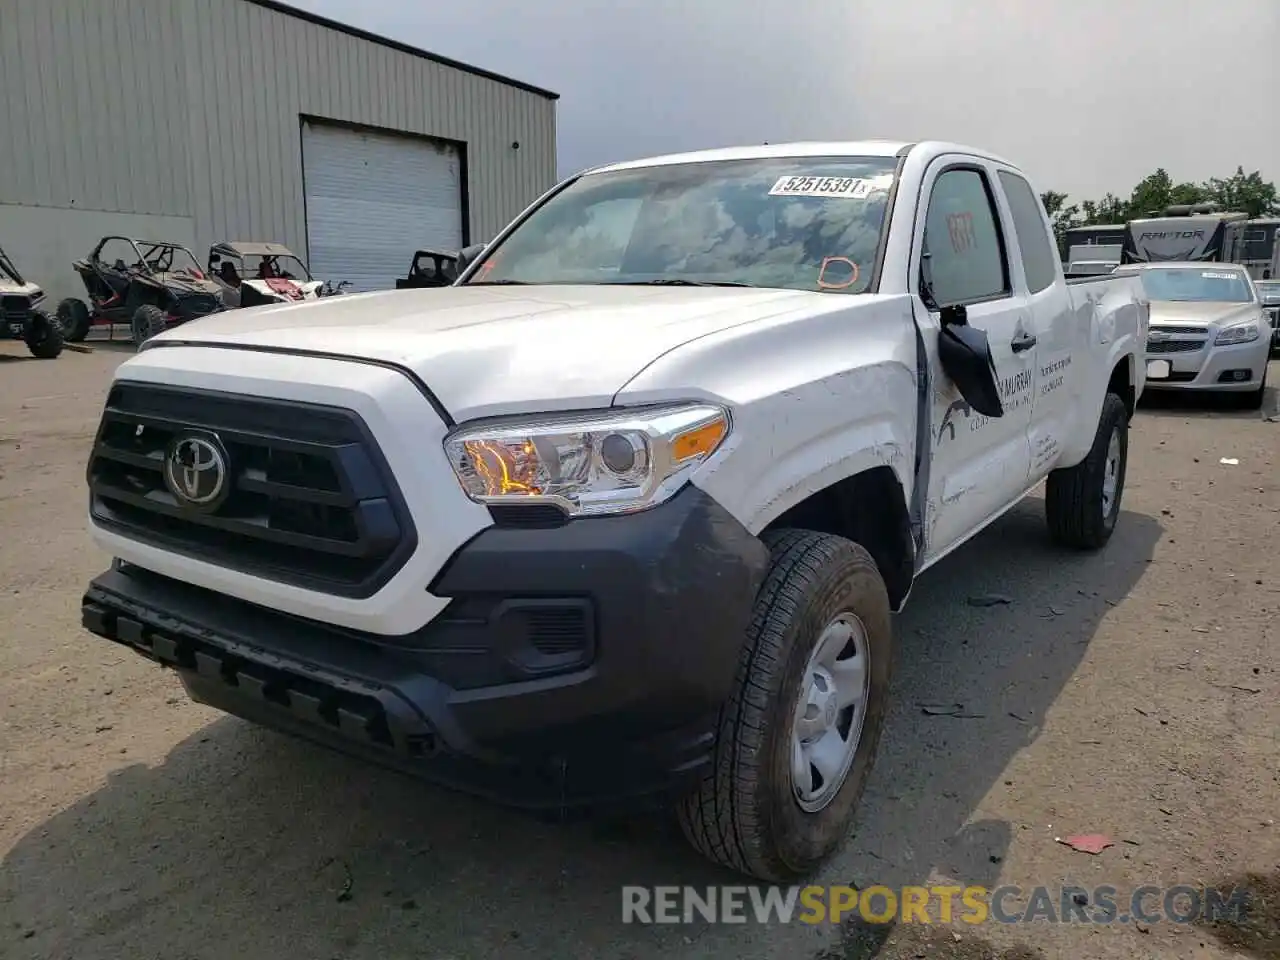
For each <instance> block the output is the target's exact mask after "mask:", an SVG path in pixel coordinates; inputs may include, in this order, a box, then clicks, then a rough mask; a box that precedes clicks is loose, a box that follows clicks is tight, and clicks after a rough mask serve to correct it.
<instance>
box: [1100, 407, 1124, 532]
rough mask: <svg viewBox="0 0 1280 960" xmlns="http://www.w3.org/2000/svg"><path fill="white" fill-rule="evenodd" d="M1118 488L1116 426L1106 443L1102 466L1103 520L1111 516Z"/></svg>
mask: <svg viewBox="0 0 1280 960" xmlns="http://www.w3.org/2000/svg"><path fill="white" fill-rule="evenodd" d="M1119 490H1120V429H1119V428H1118V427H1116V428H1113V429H1112V431H1111V442H1110V443H1109V444H1107V459H1106V462H1105V463H1104V464H1103V466H1102V517H1103V519H1104V520H1105V519H1109V518H1110V517H1111V511H1112V510H1113V509H1115V503H1116V495H1117V493H1118V492H1119Z"/></svg>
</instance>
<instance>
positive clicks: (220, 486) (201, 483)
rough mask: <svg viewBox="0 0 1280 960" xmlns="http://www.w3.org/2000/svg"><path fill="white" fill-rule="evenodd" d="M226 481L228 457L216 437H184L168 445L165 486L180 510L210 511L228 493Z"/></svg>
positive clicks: (190, 435) (188, 435)
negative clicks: (185, 508)
mask: <svg viewBox="0 0 1280 960" xmlns="http://www.w3.org/2000/svg"><path fill="white" fill-rule="evenodd" d="M227 481H228V477H227V455H226V453H224V452H223V449H222V444H220V443H219V442H218V438H217V437H213V436H208V437H204V436H196V435H193V434H187V435H184V436H179V437H177V438H175V439H174V441H173V443H172V444H170V446H169V452H168V453H167V454H166V456H165V461H164V484H165V486H166V487H168V488H169V492H170V493H172V494H173V495H174V496H175V497H176V498H177V500H178V502H179V503H180V504H182V505H183V506H185V507H192V508H195V509H197V510H209V509H212V508H213V507H215V506H217V505H218V504H219V503H221V502H222V500H223V499H224V498H225V496H226V495H227V493H228V492H229V489H228V482H227Z"/></svg>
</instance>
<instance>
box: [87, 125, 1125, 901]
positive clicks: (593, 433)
mask: <svg viewBox="0 0 1280 960" xmlns="http://www.w3.org/2000/svg"><path fill="white" fill-rule="evenodd" d="M1147 324H1148V304H1147V302H1146V301H1145V299H1144V295H1143V292H1142V287H1141V284H1140V282H1139V281H1138V279H1137V278H1135V277H1132V276H1124V277H1100V278H1096V279H1094V278H1091V279H1089V280H1085V281H1082V282H1079V283H1071V284H1068V283H1067V282H1066V281H1064V279H1063V274H1062V268H1061V264H1060V262H1059V260H1058V257H1057V256H1056V254H1055V249H1054V246H1053V243H1052V241H1051V239H1050V233H1049V225H1048V221H1047V219H1046V217H1045V213H1044V209H1043V207H1042V206H1041V204H1040V202H1039V200H1038V199H1037V196H1036V193H1035V191H1034V190H1033V188H1032V187H1031V186H1030V185H1029V183H1028V181H1027V179H1026V178H1025V176H1024V175H1023V174H1022V173H1020V172H1019V171H1018V169H1017V168H1016V167H1014V166H1012V165H1011V164H1009V163H1008V162H1006V161H1004V160H1001V159H999V158H998V157H995V156H993V155H991V154H989V153H986V152H983V151H980V150H973V149H970V148H966V147H962V146H958V145H954V144H944V143H915V144H900V143H883V142H869V143H813V144H809V143H806V144H791V145H771V146H763V147H749V148H744V149H730V150H718V151H711V152H703V153H694V154H688V155H680V156H669V157H662V158H658V159H651V160H644V161H638V162H633V163H623V164H618V165H615V166H609V167H605V168H600V169H596V170H592V171H589V172H587V173H585V174H583V175H580V176H575V177H572V178H571V179H569V180H567V181H565V182H564V183H561V184H560V185H558V186H556V187H555V188H554V189H553V190H551V191H549V192H548V193H547V194H546V195H545V196H543V197H542V198H540V199H539V200H538V201H537V202H536V203H534V204H533V205H532V206H531V207H530V208H529V209H528V210H526V211H525V212H524V213H523V214H521V215H520V217H519V218H518V219H517V220H516V221H514V222H513V223H512V224H511V225H510V226H508V227H507V228H506V229H505V230H504V231H503V232H502V233H501V234H500V235H499V236H498V237H496V238H495V239H494V240H492V241H491V242H490V243H488V244H487V245H486V246H485V247H484V248H483V250H482V251H480V252H478V253H477V251H476V250H475V249H471V250H470V251H469V252H468V253H467V256H466V257H465V258H464V261H463V267H462V272H461V273H460V275H459V277H458V280H457V282H456V283H455V284H454V285H453V286H450V287H444V288H439V289H424V290H404V291H389V292H385V293H372V294H361V295H356V296H346V297H336V298H332V299H325V300H320V301H316V302H311V303H299V304H287V305H279V306H265V307H255V308H251V309H247V310H240V311H236V312H231V313H224V314H219V315H217V316H213V317H209V318H205V319H202V320H199V321H196V322H194V323H190V324H187V325H185V326H183V327H182V328H180V329H175V330H173V331H170V332H167V333H164V334H162V335H160V336H158V337H156V338H155V339H153V340H151V341H149V342H148V343H147V344H146V345H145V347H144V348H143V349H142V350H141V351H140V352H139V353H138V354H137V355H136V356H135V357H132V358H131V359H129V360H128V361H127V362H126V363H124V364H122V365H121V366H120V368H119V370H118V372H117V374H116V378H115V381H114V383H113V384H112V386H111V389H110V392H109V395H108V398H107V400H106V408H105V411H104V413H103V416H102V421H101V426H100V428H99V430H98V434H97V437H96V439H95V441H94V445H93V450H92V455H91V459H90V462H89V465H88V472H87V479H88V484H89V488H90V494H91V495H90V521H91V526H92V531H93V535H94V538H95V540H96V542H97V543H98V544H99V545H100V546H101V547H102V548H103V549H105V550H106V551H108V552H109V553H110V554H111V556H112V557H113V558H114V560H113V563H112V565H111V568H110V569H109V570H108V571H106V572H104V573H103V574H101V575H100V576H98V577H97V578H95V579H94V580H93V581H92V583H91V584H90V585H89V587H88V589H87V592H86V593H85V596H84V598H83V610H82V613H83V623H84V625H85V627H86V628H87V629H88V630H89V631H91V632H92V633H94V634H97V635H99V636H101V637H105V638H107V639H110V640H112V641H115V642H117V643H121V644H124V645H126V646H128V647H129V648H131V649H133V650H136V651H138V652H140V653H142V654H143V655H145V656H146V657H148V658H151V659H152V660H155V661H157V662H159V663H160V664H162V665H164V666H166V667H171V668H175V669H176V670H177V672H178V675H179V676H180V677H181V679H182V682H183V683H184V685H185V686H186V688H187V690H188V692H189V693H190V695H191V696H192V697H193V698H195V699H196V700H198V701H201V702H204V703H207V704H211V705H214V706H216V707H218V708H221V709H223V710H225V711H228V712H230V713H233V714H236V715H239V716H242V717H245V718H248V719H250V720H253V721H255V722H258V723H262V724H265V725H269V726H272V727H275V728H277V729H281V730H285V731H289V732H292V733H295V734H299V735H302V736H305V737H309V738H311V739H313V740H316V741H319V742H322V743H325V744H328V745H330V746H333V747H336V748H338V749H343V750H347V751H350V752H353V753H356V754H358V755H361V756H364V757H368V758H372V759H376V760H379V761H381V762H383V763H386V764H389V765H391V766H394V767H397V768H399V769H401V770H404V771H407V772H410V773H414V774H417V775H420V776H422V777H425V778H428V779H431V780H433V781H435V782H438V783H442V784H446V785H450V786H453V787H456V788H459V789H463V790H467V791H471V792H473V793H475V794H478V795H483V796H487V797H490V798H493V799H496V800H499V801H503V802H507V803H512V804H517V805H522V806H525V807H528V808H546V809H549V810H552V811H554V812H555V813H557V814H562V813H563V812H565V811H566V810H568V809H572V808H596V807H598V806H600V805H606V804H612V803H614V802H616V801H621V800H626V801H631V800H634V799H636V798H639V797H646V798H650V799H652V798H653V797H654V796H655V795H656V796H661V797H663V798H668V797H669V798H672V799H673V800H674V802H675V804H676V807H677V809H678V812H679V816H680V819H681V821H682V823H683V825H684V828H685V830H686V832H687V834H688V837H689V838H690V840H691V841H692V842H693V843H694V844H695V845H696V846H697V847H698V848H700V849H701V850H702V851H703V853H705V854H706V855H707V856H709V857H711V858H712V859H714V860H716V861H719V862H721V863H723V864H725V865H728V866H730V867H732V868H735V869H737V870H739V871H741V872H744V873H746V874H748V875H750V876H753V877H756V878H760V879H765V880H771V881H779V882H785V881H787V880H788V879H794V878H798V877H802V876H804V875H806V874H808V873H809V872H810V871H812V870H813V869H814V868H815V867H816V866H817V865H818V864H819V863H820V862H822V861H823V860H824V859H825V858H827V857H828V856H829V855H831V854H832V853H833V852H834V851H835V850H836V849H838V848H839V847H840V845H841V844H842V842H843V841H844V840H845V838H846V836H847V835H848V834H849V830H850V821H851V818H852V816H853V813H854V808H855V805H856V803H857V801H858V798H859V796H860V794H861V793H862V790H863V787H864V784H865V783H866V781H867V777H868V773H869V771H870V769H871V765H872V760H873V758H874V756H875V753H876V745H877V741H878V740H879V737H880V731H881V726H882V724H883V722H884V717H885V709H886V697H887V695H888V690H889V672H890V670H889V668H890V660H891V648H892V642H893V641H892V631H891V623H892V621H891V612H892V611H896V610H899V609H901V608H902V606H903V604H904V603H905V602H906V601H907V597H908V594H909V593H910V592H911V586H912V583H913V581H914V580H915V578H916V577H917V576H919V575H920V574H921V572H922V571H924V570H925V569H927V568H928V567H929V566H931V565H932V564H934V563H936V562H937V561H938V560H939V559H940V558H941V557H943V556H945V555H946V554H947V553H949V552H950V551H952V550H954V549H955V548H956V547H958V546H960V545H961V544H962V543H963V542H964V541H966V540H967V539H969V538H970V537H972V536H973V535H974V534H976V533H978V532H979V531H980V530H982V529H983V528H984V527H985V526H987V525H988V524H990V523H991V522H992V521H993V520H994V519H996V518H997V517H999V516H1000V515H1001V514H1002V513H1003V512H1004V511H1006V510H1008V509H1009V508H1010V507H1011V506H1013V505H1014V504H1015V503H1017V502H1018V501H1019V500H1020V499H1021V498H1022V497H1023V496H1024V495H1025V494H1026V493H1028V492H1029V491H1030V490H1032V489H1033V488H1034V487H1036V486H1037V485H1038V484H1039V483H1041V481H1045V480H1047V487H1046V494H1045V502H1046V507H1047V513H1048V528H1049V531H1050V533H1051V534H1052V536H1053V538H1054V539H1055V540H1056V541H1058V542H1060V543H1062V544H1065V545H1069V546H1071V547H1077V548H1099V547H1102V546H1103V545H1104V544H1105V543H1106V542H1107V540H1108V538H1109V537H1110V536H1111V535H1112V532H1113V530H1114V528H1115V525H1116V522H1117V518H1118V517H1119V516H1120V498H1121V493H1122V490H1123V486H1124V476H1125V459H1126V450H1127V430H1128V424H1129V418H1130V416H1131V414H1132V412H1133V408H1134V404H1135V402H1136V400H1137V398H1138V396H1139V394H1140V393H1141V392H1142V389H1143V384H1144V377H1145V367H1144V365H1143V362H1142V360H1141V359H1140V358H1141V357H1142V356H1143V352H1144V345H1145V338H1146V330H1147Z"/></svg>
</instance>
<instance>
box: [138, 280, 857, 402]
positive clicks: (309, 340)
mask: <svg viewBox="0 0 1280 960" xmlns="http://www.w3.org/2000/svg"><path fill="white" fill-rule="evenodd" d="M864 299H865V300H867V301H870V300H873V299H876V298H873V297H866V298H863V297H856V298H855V297H850V296H842V295H838V294H822V293H812V292H806V291H789V290H755V289H739V288H727V287H716V288H708V287H638V286H560V285H556V286H529V287H496V286H494V287H439V288H429V289H422V290H394V291H381V292H377V293H362V294H349V295H346V296H342V297H328V298H324V299H321V300H314V301H307V302H302V303H288V304H279V305H277V304H272V305H269V306H263V307H252V308H249V309H244V310H235V311H227V312H224V313H218V314H214V315H211V316H208V317H203V318H201V319H199V320H196V321H193V322H191V323H187V324H184V325H183V326H181V327H176V328H174V329H173V330H171V331H167V332H165V333H163V334H161V335H160V336H158V337H156V338H155V339H154V340H153V341H152V342H153V343H154V344H156V345H159V344H160V343H162V342H168V343H186V344H194V345H207V346H211V347H217V346H235V347H241V348H253V347H262V348H267V349H273V348H274V349H285V350H301V351H310V352H316V353H324V354H331V355H339V356H351V357H358V358H362V359H368V360H377V361H382V362H389V363H394V364H397V365H399V366H403V367H407V368H408V369H410V370H412V371H413V372H414V373H416V374H417V375H418V377H420V378H421V379H422V381H423V382H424V383H426V384H427V385H428V386H429V387H430V388H431V390H432V392H433V393H435V395H436V397H437V398H438V399H439V401H440V402H441V404H443V406H444V407H445V409H446V410H447V411H448V412H449V414H450V416H451V417H453V419H454V420H455V421H457V422H462V421H464V420H472V419H475V418H478V417H484V416H492V415H497V414H502V413H515V412H525V411H528V410H532V409H538V410H541V411H550V410H557V409H559V410H569V409H581V408H590V407H603V406H608V405H609V404H610V403H611V402H612V400H613V397H614V395H615V394H616V393H617V392H618V390H620V389H621V388H622V387H623V386H624V385H625V384H626V383H627V381H628V380H630V379H631V378H632V377H634V376H635V375H636V374H637V373H639V372H640V371H641V370H643V369H644V368H645V367H646V366H647V365H648V364H650V363H652V362H653V361H654V360H656V359H658V358H659V357H661V356H662V355H663V354H665V353H667V352H668V351H671V350H673V349H675V348H676V347H679V346H681V345H682V344H685V343H688V342H689V341H691V340H695V339H697V338H699V337H702V336H706V335H708V334H712V333H718V332H720V331H723V330H727V329H729V328H731V327H735V326H738V325H740V324H744V323H752V322H755V321H759V320H764V319H767V318H769V317H774V316H778V315H780V314H796V315H798V316H806V315H814V314H822V313H826V312H829V311H832V310H835V309H842V308H843V309H847V308H849V307H850V306H851V305H852V304H853V303H854V302H859V301H863V300H864ZM149 346H150V345H149Z"/></svg>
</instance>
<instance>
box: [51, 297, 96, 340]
mask: <svg viewBox="0 0 1280 960" xmlns="http://www.w3.org/2000/svg"><path fill="white" fill-rule="evenodd" d="M58 320H59V321H60V322H61V323H62V336H63V338H64V339H65V340H66V341H67V343H79V342H80V341H81V340H83V339H84V338H85V337H87V336H88V335H89V325H90V323H91V319H90V317H89V308H88V307H87V306H85V303H84V301H83V300H77V299H76V298H75V297H67V299H65V300H63V301H62V302H61V303H59V304H58Z"/></svg>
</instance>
